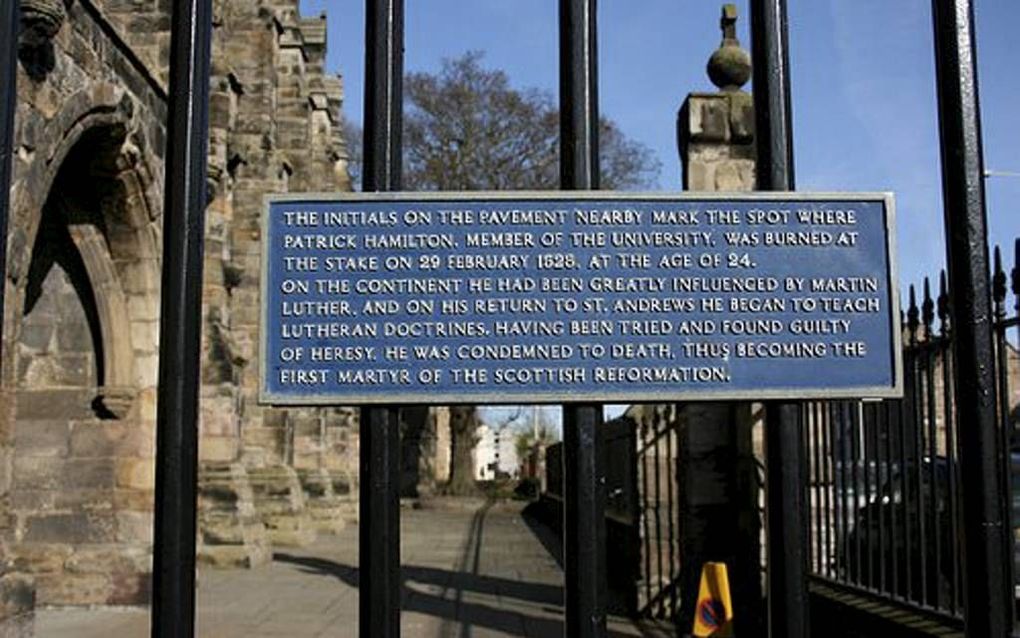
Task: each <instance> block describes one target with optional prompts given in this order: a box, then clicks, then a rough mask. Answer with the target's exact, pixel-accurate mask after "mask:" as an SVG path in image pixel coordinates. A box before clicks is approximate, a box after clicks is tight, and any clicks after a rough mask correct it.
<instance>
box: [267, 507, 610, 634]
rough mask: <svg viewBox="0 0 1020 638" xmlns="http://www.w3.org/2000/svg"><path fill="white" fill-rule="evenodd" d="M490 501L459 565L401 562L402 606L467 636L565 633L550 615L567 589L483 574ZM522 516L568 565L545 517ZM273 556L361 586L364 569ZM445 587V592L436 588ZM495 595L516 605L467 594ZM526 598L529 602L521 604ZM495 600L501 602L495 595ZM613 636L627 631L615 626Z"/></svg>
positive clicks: (478, 517)
mask: <svg viewBox="0 0 1020 638" xmlns="http://www.w3.org/2000/svg"><path fill="white" fill-rule="evenodd" d="M487 510H488V506H485V507H482V508H481V509H479V510H478V511H477V512H475V516H474V517H473V520H472V523H471V533H470V534H469V538H468V541H467V543H466V544H465V547H464V550H463V553H462V558H461V560H460V561H459V565H458V566H457V567H458V569H455V570H453V569H441V568H436V567H425V566H418V565H404V566H402V567H401V570H400V571H401V578H402V582H403V591H402V595H401V598H402V601H401V609H402V610H403V611H407V612H416V613H421V614H427V615H430V616H434V617H437V618H443V619H446V620H449V621H452V622H455V623H460V625H461V631H460V632H459V633H460V635H461V636H470V635H471V632H470V628H471V627H480V628H486V629H491V630H495V631H501V632H504V633H507V634H510V635H515V636H556V637H559V636H562V635H563V620H562V618H550V617H549V616H548V614H550V613H553V614H560V615H562V609H563V588H562V587H560V586H558V585H549V584H543V583H529V582H524V581H519V580H512V579H508V578H500V577H497V576H488V575H485V574H479V573H478V571H479V556H480V553H481V530H482V528H483V526H484V523H485V514H486V512H487ZM521 516H522V518H523V519H524V521H525V522H526V524H527V526H528V529H529V530H530V531H531V532H532V533H533V534H534V535H535V536H536V537H537V538H538V540H539V541H540V542H541V543H542V545H543V547H544V548H545V549H546V551H548V552H549V553H550V555H551V556H552V557H553V558H555V559H556V562H557V563H559V564H560V565H561V566H562V550H561V548H560V545H559V542H558V540H557V537H556V534H555V533H554V532H553V531H552V530H550V529H549V528H548V527H547V526H546V525H545V524H544V523H543V522H542V521H541V520H539V519H538V518H537V517H536V516H534V515H533V514H530V513H528V512H527V511H525V512H522V514H521ZM273 559H274V560H276V561H279V562H281V563H289V564H292V565H296V566H298V567H299V569H301V570H302V571H305V572H306V573H312V574H318V575H324V576H330V577H333V578H337V579H339V580H340V581H342V582H343V583H345V584H347V585H349V586H351V587H357V586H358V582H359V571H358V568H357V567H354V566H352V565H344V564H341V563H338V562H336V561H332V560H328V559H324V558H315V557H307V556H295V555H292V554H286V553H276V554H275V555H274V556H273ZM411 583H415V584H420V585H426V586H428V589H429V590H430V591H429V592H424V591H422V590H421V589H417V588H414V587H411V586H410V584H411ZM431 592H440V593H431ZM465 593H470V594H481V595H491V596H493V597H494V598H495V597H499V599H502V600H506V599H513V601H514V603H515V608H514V609H500V608H499V607H496V606H490V605H488V604H483V603H479V602H477V601H476V600H474V601H469V600H464V594H465ZM520 603H523V605H521V604H520ZM493 604H494V605H498V604H499V603H498V602H497V601H496V600H493ZM529 604H530V605H534V606H537V607H538V609H536V610H535V611H536V612H539V613H542V614H545V616H535V615H531V614H529V613H527V612H528V609H527V606H528V605H529ZM609 635H611V636H617V635H623V634H618V633H616V632H613V631H610V632H609Z"/></svg>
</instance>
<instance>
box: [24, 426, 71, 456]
mask: <svg viewBox="0 0 1020 638" xmlns="http://www.w3.org/2000/svg"><path fill="white" fill-rule="evenodd" d="M69 429H70V428H69V426H68V423H67V421H65V420H55V421H29V420H19V421H16V422H15V424H14V446H15V447H16V448H17V450H18V453H19V454H22V455H25V456H65V455H66V454H67V453H68V438H69Z"/></svg>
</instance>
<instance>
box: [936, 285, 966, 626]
mask: <svg viewBox="0 0 1020 638" xmlns="http://www.w3.org/2000/svg"><path fill="white" fill-rule="evenodd" d="M943 304H946V305H945V306H943ZM939 305H940V307H941V308H940V310H939V315H940V317H941V318H942V321H941V334H940V336H939V353H940V354H941V356H942V395H943V406H944V411H945V412H944V414H945V416H944V418H945V423H946V431H945V438H946V464H947V466H948V468H949V472H948V474H949V475H948V477H947V478H948V481H949V538H950V542H951V543H952V551H951V554H950V555H951V556H952V557H953V580H952V595H951V597H950V599H951V601H950V606H949V610H950V611H951V612H952V613H954V614H955V613H957V612H959V610H960V577H961V576H962V573H961V572H962V570H961V569H960V551H959V550H960V547H959V540H958V539H959V534H960V507H959V500H960V499H959V493H958V489H959V487H958V485H959V483H958V481H957V480H956V477H957V472H958V465H959V464H958V463H957V460H956V435H955V430H956V410H955V408H954V406H953V360H952V359H953V357H952V342H951V341H950V333H949V329H948V322H947V317H948V312H949V310H948V292H947V290H946V279H945V273H943V276H942V277H941V279H940V286H939Z"/></svg>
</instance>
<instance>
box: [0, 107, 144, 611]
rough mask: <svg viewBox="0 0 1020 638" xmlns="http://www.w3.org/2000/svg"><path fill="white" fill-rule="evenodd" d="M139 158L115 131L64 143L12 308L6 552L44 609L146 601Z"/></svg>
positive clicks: (91, 132) (96, 131)
mask: <svg viewBox="0 0 1020 638" xmlns="http://www.w3.org/2000/svg"><path fill="white" fill-rule="evenodd" d="M139 155H140V154H139V153H138V152H137V147H136V146H135V145H134V144H133V143H132V141H131V137H130V135H129V132H128V127H127V125H126V124H125V123H124V122H113V123H104V124H103V125H99V126H93V127H91V128H89V129H87V130H84V131H82V132H81V133H80V134H79V135H76V136H74V140H73V144H72V145H71V146H70V148H69V149H68V150H67V151H66V153H65V154H64V155H63V159H62V161H61V164H60V166H59V168H57V169H56V171H55V177H54V179H53V181H52V185H51V187H50V189H49V192H48V195H47V197H46V200H45V204H44V205H43V206H42V208H41V211H40V213H39V219H38V223H37V224H36V225H35V228H36V230H35V232H34V238H33V241H32V249H31V259H30V262H29V265H28V267H27V269H26V272H25V276H24V277H23V279H22V281H21V282H19V284H20V285H19V286H18V294H17V295H16V296H15V303H19V302H20V312H19V315H20V320H19V324H20V325H19V329H18V330H17V331H16V334H17V335H18V339H17V343H16V353H15V357H16V363H17V365H16V372H15V374H16V390H15V416H16V421H15V428H14V448H15V450H14V452H15V461H14V464H15V468H14V484H13V486H12V489H11V497H12V498H11V514H12V517H13V522H14V526H15V535H14V536H15V538H14V540H15V543H14V547H13V552H14V554H15V556H16V560H17V561H18V564H19V567H20V568H21V569H22V570H24V571H27V572H30V573H32V574H33V575H34V577H35V580H36V585H37V599H38V602H39V603H40V604H44V605H45V604H58V605H68V604H71V605H73V604H140V603H144V602H146V601H147V600H148V598H149V576H150V573H151V532H152V527H151V526H152V522H151V520H152V494H153V481H154V478H153V451H154V421H155V414H154V409H153V406H154V400H155V389H154V388H155V384H156V374H157V370H156V368H157V366H156V349H157V343H156V341H157V335H158V304H159V299H158V272H159V269H158V266H159V264H158V252H157V249H156V246H157V245H158V242H157V240H158V234H157V233H156V232H155V230H154V228H155V226H153V223H154V221H155V218H156V217H157V215H154V214H153V209H152V208H151V207H150V206H148V198H147V197H146V196H145V193H146V191H147V187H146V180H147V179H148V174H147V173H146V171H145V167H144V163H142V162H141V161H140V158H139ZM16 309H17V307H16Z"/></svg>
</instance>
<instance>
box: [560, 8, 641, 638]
mask: <svg viewBox="0 0 1020 638" xmlns="http://www.w3.org/2000/svg"><path fill="white" fill-rule="evenodd" d="M559 21H560V187H561V188H563V189H564V190H594V189H597V188H598V187H599V159H598V158H599V129H598V127H599V115H598V103H599V100H598V53H597V39H598V38H597V18H596V2H595V0H560V6H559ZM602 418H603V416H602V406H601V405H599V404H573V405H568V406H565V407H564V419H563V452H564V456H563V460H564V471H565V481H564V482H565V484H566V487H565V489H564V518H565V520H564V526H563V531H564V534H563V542H564V545H565V547H564V552H563V555H564V557H565V561H564V562H565V567H566V569H565V572H566V582H565V585H566V623H565V628H566V635H568V636H571V637H573V636H578V637H580V638H587V637H589V636H605V635H606V517H605V509H606V486H605V459H604V455H605V450H604V446H603V442H602V437H601V436H600V432H599V430H600V429H601V425H602ZM656 434H657V433H656ZM658 462H659V460H658V459H655V464H656V470H658ZM656 474H658V472H657V471H656ZM657 551H658V550H657Z"/></svg>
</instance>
